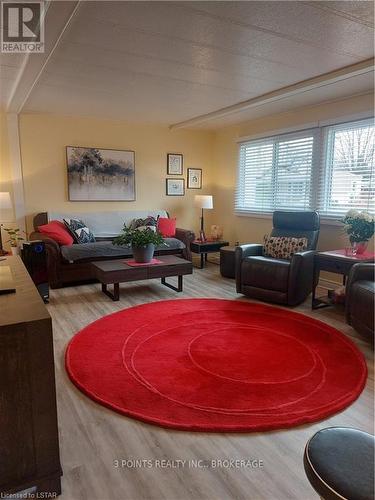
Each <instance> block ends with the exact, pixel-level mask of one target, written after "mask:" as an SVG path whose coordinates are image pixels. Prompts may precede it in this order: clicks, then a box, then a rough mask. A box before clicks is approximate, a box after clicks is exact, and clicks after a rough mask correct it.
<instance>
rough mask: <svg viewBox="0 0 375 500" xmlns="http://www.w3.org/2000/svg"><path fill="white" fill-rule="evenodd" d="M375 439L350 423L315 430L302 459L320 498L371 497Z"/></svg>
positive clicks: (355, 499)
mask: <svg viewBox="0 0 375 500" xmlns="http://www.w3.org/2000/svg"><path fill="white" fill-rule="evenodd" d="M374 442H375V438H374V436H372V435H371V434H367V432H363V431H360V430H357V429H352V428H349V427H329V428H327V429H322V430H320V431H319V432H317V433H316V434H314V436H313V437H312V438H311V439H310V441H309V442H308V443H307V445H306V448H305V454H304V457H303V463H304V467H305V472H306V475H307V477H308V479H309V481H310V483H311V485H312V486H313V488H314V489H315V491H316V492H317V493H318V494H319V495H320V496H321V498H324V499H325V500H333V499H335V500H336V499H340V500H342V499H348V500H371V499H373V498H374Z"/></svg>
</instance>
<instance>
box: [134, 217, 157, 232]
mask: <svg viewBox="0 0 375 500" xmlns="http://www.w3.org/2000/svg"><path fill="white" fill-rule="evenodd" d="M156 226H157V220H156V219H155V217H152V216H151V215H149V216H148V217H146V218H145V219H133V220H132V221H131V222H130V224H129V227H128V229H139V230H143V229H146V228H150V229H151V230H152V231H156Z"/></svg>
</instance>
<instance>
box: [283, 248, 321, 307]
mask: <svg viewBox="0 0 375 500" xmlns="http://www.w3.org/2000/svg"><path fill="white" fill-rule="evenodd" d="M314 255H315V251H314V250H307V251H305V252H297V253H295V254H294V255H293V257H292V259H291V261H290V270H289V283H288V304H289V305H297V304H300V303H301V302H303V301H304V300H305V299H306V297H307V296H308V295H309V294H310V293H311V291H312V287H313V275H314Z"/></svg>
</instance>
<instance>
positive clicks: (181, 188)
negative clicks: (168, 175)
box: [165, 179, 185, 196]
mask: <svg viewBox="0 0 375 500" xmlns="http://www.w3.org/2000/svg"><path fill="white" fill-rule="evenodd" d="M165 181H166V194H167V196H184V194H185V179H165Z"/></svg>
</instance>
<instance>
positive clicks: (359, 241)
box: [340, 210, 374, 255]
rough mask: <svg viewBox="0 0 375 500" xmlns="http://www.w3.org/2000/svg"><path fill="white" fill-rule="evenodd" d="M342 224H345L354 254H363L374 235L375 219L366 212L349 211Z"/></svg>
mask: <svg viewBox="0 0 375 500" xmlns="http://www.w3.org/2000/svg"><path fill="white" fill-rule="evenodd" d="M340 222H343V223H344V224H345V232H346V234H347V235H348V236H349V240H350V243H351V246H352V251H353V254H354V255H356V254H362V253H364V252H365V251H366V248H367V244H368V241H369V239H370V238H372V236H373V234H374V217H373V216H372V215H370V214H369V213H368V212H366V211H362V212H359V211H358V210H349V211H348V212H347V213H346V215H345V217H343V218H342V219H341V221H340Z"/></svg>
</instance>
